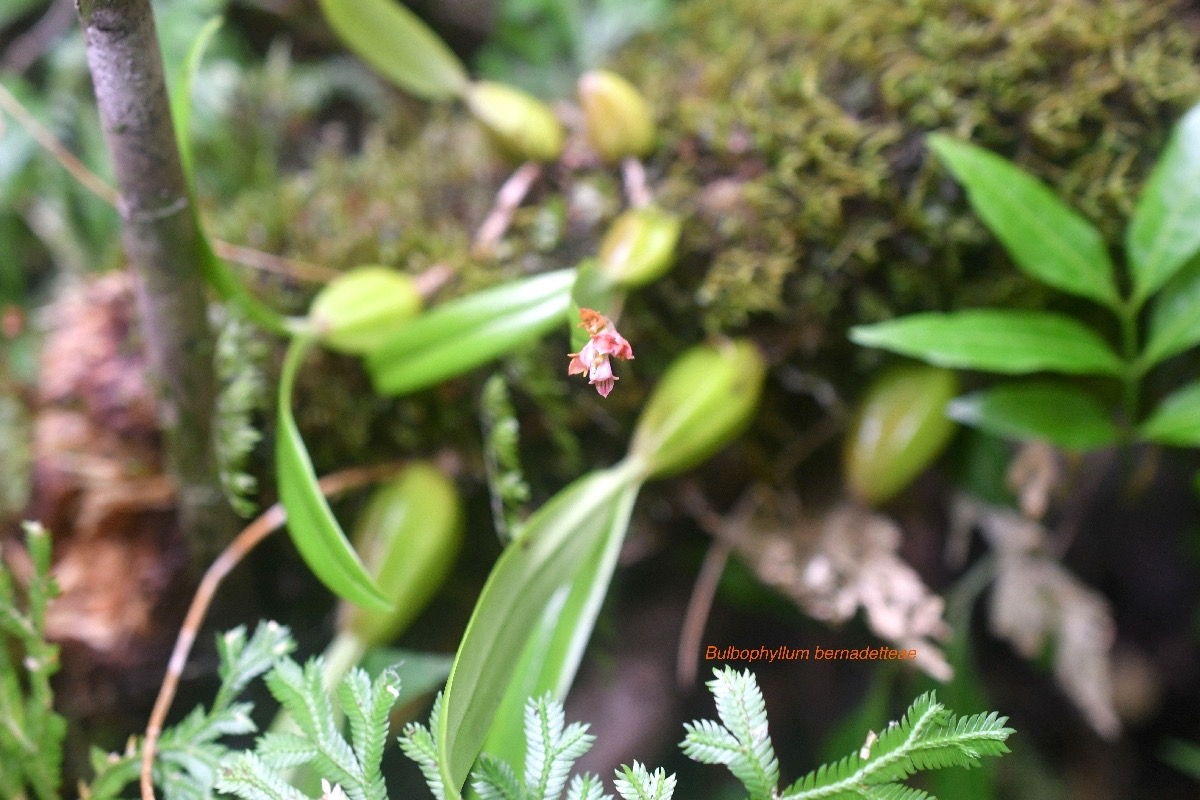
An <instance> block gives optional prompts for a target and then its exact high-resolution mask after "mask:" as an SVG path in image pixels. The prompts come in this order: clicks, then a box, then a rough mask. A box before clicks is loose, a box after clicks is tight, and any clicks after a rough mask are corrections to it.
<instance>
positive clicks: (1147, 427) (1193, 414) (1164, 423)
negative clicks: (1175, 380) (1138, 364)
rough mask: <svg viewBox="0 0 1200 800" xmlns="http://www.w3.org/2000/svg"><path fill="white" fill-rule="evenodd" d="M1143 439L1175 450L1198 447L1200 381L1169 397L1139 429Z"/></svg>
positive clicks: (1199, 441) (1199, 435)
mask: <svg viewBox="0 0 1200 800" xmlns="http://www.w3.org/2000/svg"><path fill="white" fill-rule="evenodd" d="M1138 433H1140V434H1141V436H1142V438H1143V439H1148V440H1150V441H1152V442H1158V443H1159V444H1169V445H1175V446H1177V447H1196V446H1198V445H1200V381H1196V382H1194V383H1189V384H1188V385H1187V386H1184V387H1183V388H1182V389H1180V390H1178V391H1176V392H1174V393H1172V394H1170V395H1168V396H1167V397H1166V399H1164V400H1163V401H1162V403H1160V404H1159V406H1158V408H1156V409H1155V410H1154V413H1153V414H1151V415H1150V417H1149V418H1148V419H1147V420H1146V421H1145V422H1143V423H1142V425H1141V427H1140V428H1139V429H1138Z"/></svg>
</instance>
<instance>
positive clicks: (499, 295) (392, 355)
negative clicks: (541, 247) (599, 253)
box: [366, 270, 575, 395]
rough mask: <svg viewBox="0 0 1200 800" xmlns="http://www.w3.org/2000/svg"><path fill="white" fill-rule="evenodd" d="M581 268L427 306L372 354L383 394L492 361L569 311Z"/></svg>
mask: <svg viewBox="0 0 1200 800" xmlns="http://www.w3.org/2000/svg"><path fill="white" fill-rule="evenodd" d="M574 280H575V270H559V271H557V272H551V273H547V274H545V275H538V276H535V277H533V278H526V279H524V280H520V281H512V282H510V283H506V284H503V285H501V286H497V287H494V288H491V289H486V290H484V291H482V292H476V293H475V294H471V295H467V296H466V297H461V298H459V299H457V300H453V301H451V302H449V303H446V304H444V305H441V306H438V307H436V308H434V309H432V310H430V311H427V312H425V313H424V314H422V315H420V316H419V317H417V318H416V319H414V320H412V322H410V323H409V324H408V325H406V326H404V327H403V328H402V329H400V330H399V331H397V332H396V333H395V334H394V335H392V336H391V337H389V338H388V339H387V341H385V342H384V343H382V344H381V345H380V346H379V347H378V348H377V349H376V350H373V351H372V352H370V353H368V354H367V361H366V363H367V370H368V371H369V372H370V374H371V380H372V382H373V383H374V384H375V388H376V390H377V391H379V392H380V393H382V394H389V395H400V394H408V393H410V392H415V391H418V390H420V389H424V388H428V387H430V386H433V385H435V384H437V383H438V382H440V381H443V380H447V379H449V378H452V377H455V376H456V375H460V374H462V373H464V372H467V371H469V370H471V369H474V368H475V367H478V366H481V365H483V364H486V363H487V362H488V361H491V360H492V359H494V358H497V357H499V356H501V355H503V354H504V353H506V352H509V351H511V350H512V349H514V348H516V347H519V346H520V345H522V344H524V343H525V342H528V341H532V340H533V339H536V338H537V337H538V336H541V335H543V334H545V333H546V332H547V331H549V330H552V329H553V328H554V327H555V326H556V325H558V324H560V323H561V322H562V321H563V320H565V319H566V317H567V311H568V309H569V308H570V304H571V298H570V292H571V285H572V283H573V282H574Z"/></svg>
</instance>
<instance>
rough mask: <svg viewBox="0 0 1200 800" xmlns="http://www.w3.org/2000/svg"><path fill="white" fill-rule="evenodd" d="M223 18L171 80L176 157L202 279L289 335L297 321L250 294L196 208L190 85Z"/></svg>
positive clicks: (196, 42) (209, 25)
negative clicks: (215, 249) (220, 255)
mask: <svg viewBox="0 0 1200 800" xmlns="http://www.w3.org/2000/svg"><path fill="white" fill-rule="evenodd" d="M222 22H223V20H222V18H221V17H213V18H212V19H210V20H209V21H208V22H206V23H205V24H204V25H203V26H202V27H201V28H200V31H199V32H198V33H197V34H196V36H195V38H194V39H193V40H192V44H191V47H189V48H188V53H187V57H186V58H185V59H184V61H183V63H182V64H181V65H180V66H179V69H178V72H176V73H174V74H175V76H176V77H175V79H174V81H172V83H173V85H174V87H175V91H174V92H173V93H172V95H171V118H172V121H173V123H174V125H175V142H176V145H177V146H178V148H179V158H180V161H181V162H182V164H183V174H184V179H185V180H186V182H187V187H188V198H189V201H190V203H191V213H192V217H193V219H194V220H195V225H196V232H197V238H198V240H199V241H198V244H197V246H198V247H199V249H200V264H201V269H202V270H203V273H204V281H205V283H207V284H208V285H209V287H211V288H212V289H213V291H215V292H216V293H217V296H219V297H220V298H221V299H222V300H224V301H225V302H228V303H235V304H237V305H238V306H239V307H240V308H241V309H242V311H243V312H245V314H246V316H248V317H249V318H250V319H251V320H253V321H254V322H255V323H256V324H257V325H260V326H261V327H263V328H265V329H266V330H269V331H272V332H274V333H279V334H288V333H290V332H292V331H294V330H296V328H297V326H298V323H296V322H294V321H291V320H288V319H287V318H286V317H284V316H283V315H282V314H279V313H278V312H276V311H275V310H274V309H272V308H271V307H270V306H268V305H266V304H265V303H263V302H262V301H261V300H259V299H258V298H256V297H255V296H254V295H252V294H251V293H250V291H249V290H248V289H246V287H245V286H243V285H242V282H241V281H239V280H238V279H237V276H236V275H234V274H233V271H232V270H230V269H229V267H228V266H227V265H226V264H225V262H224V261H222V260H221V259H220V258H218V257H217V254H216V253H215V252H213V248H212V243H211V242H210V241H209V238H208V233H207V232H206V231H205V229H204V225H203V222H202V221H201V219H200V214H199V212H198V210H197V203H196V185H195V175H194V169H193V157H192V133H191V128H192V84H193V83H194V82H195V79H196V75H197V74H198V73H199V70H200V62H201V60H202V59H203V58H204V51H205V50H206V49H207V48H208V45H209V43H210V42H211V41H212V38H213V36H215V35H216V33H217V31H218V30H219V29H220V27H221V24H222Z"/></svg>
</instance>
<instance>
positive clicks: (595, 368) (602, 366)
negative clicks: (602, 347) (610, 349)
mask: <svg viewBox="0 0 1200 800" xmlns="http://www.w3.org/2000/svg"><path fill="white" fill-rule="evenodd" d="M612 376H613V371H612V362H611V361H609V360H608V356H603V357H602V358H601V359H600V361H598V362H597V363H596V364H593V365H592V369H591V372H589V373H588V383H596V382H598V381H606V380H608V379H610V378H612Z"/></svg>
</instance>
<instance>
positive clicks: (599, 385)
mask: <svg viewBox="0 0 1200 800" xmlns="http://www.w3.org/2000/svg"><path fill="white" fill-rule="evenodd" d="M579 319H580V320H581V322H580V323H579V327H581V328H584V329H586V330H587V332H588V335H589V336H590V337H591V339H590V340H588V343H587V344H585V345H584V346H583V348H582V349H580V351H579V352H578V353H568V355H569V356H570V357H571V363H570V364H569V365H567V374H568V375H584V374H586V375H587V376H588V383H590V384H591V385H593V386H595V387H596V391H597V392H599V393H600V396H601V397H608V393H609V392H611V391H612V390H613V386H614V385H615V384H616V382H617V380H618V378H617V376H616V375H613V371H612V362H611V361H610V360H609V357H610V356H615V357H616V358H620V359H625V360H629V359H631V358H633V348H632V347H630V346H629V342H627V341H625V337H624V336H622V335H621V334H619V333H617V329H616V328H614V327H613V324H612V323H611V322H610V321H609V319H608V317H606V316H604V315H603V314H601V313H600V312H598V311H593V310H592V309H590V308H581V309H579Z"/></svg>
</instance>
